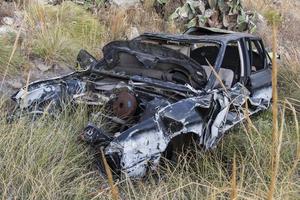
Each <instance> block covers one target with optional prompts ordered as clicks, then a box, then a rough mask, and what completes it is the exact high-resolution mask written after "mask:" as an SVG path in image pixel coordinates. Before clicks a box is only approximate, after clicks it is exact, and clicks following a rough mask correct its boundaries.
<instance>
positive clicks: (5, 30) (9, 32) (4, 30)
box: [0, 25, 18, 42]
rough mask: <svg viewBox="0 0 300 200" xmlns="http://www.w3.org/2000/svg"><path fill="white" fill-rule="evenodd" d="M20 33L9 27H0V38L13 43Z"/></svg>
mask: <svg viewBox="0 0 300 200" xmlns="http://www.w3.org/2000/svg"><path fill="white" fill-rule="evenodd" d="M17 34H18V32H17V31H16V30H15V29H14V28H12V27H11V26H8V25H3V26H0V37H2V38H6V39H7V40H8V41H11V42H13V41H14V40H15V38H16V36H17Z"/></svg>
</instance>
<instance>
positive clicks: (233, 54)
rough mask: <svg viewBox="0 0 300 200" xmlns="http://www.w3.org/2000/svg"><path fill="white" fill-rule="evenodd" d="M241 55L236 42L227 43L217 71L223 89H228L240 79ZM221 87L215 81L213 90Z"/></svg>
mask: <svg viewBox="0 0 300 200" xmlns="http://www.w3.org/2000/svg"><path fill="white" fill-rule="evenodd" d="M241 68H242V55H241V51H240V50H239V44H238V42H237V41H232V42H229V43H228V44H227V46H226V49H225V54H224V58H223V62H222V64H221V68H220V71H219V76H220V79H221V80H222V82H223V84H224V85H225V87H227V88H230V87H231V86H232V85H233V84H234V83H236V82H238V81H239V80H240V77H241ZM219 87H221V84H220V83H219V81H218V80H216V83H215V86H214V88H219Z"/></svg>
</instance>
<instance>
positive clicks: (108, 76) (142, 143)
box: [12, 27, 272, 177]
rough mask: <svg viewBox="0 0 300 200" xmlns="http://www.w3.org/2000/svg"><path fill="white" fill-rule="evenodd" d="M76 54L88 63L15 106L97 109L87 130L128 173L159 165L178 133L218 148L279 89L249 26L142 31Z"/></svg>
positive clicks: (22, 96) (18, 98) (24, 92)
mask: <svg viewBox="0 0 300 200" xmlns="http://www.w3.org/2000/svg"><path fill="white" fill-rule="evenodd" d="M77 59H78V63H79V64H80V66H81V68H82V69H83V70H81V71H77V72H73V73H71V74H68V75H66V76H61V77H57V78H53V79H48V80H42V81H36V82H33V83H31V84H29V85H28V86H27V87H24V88H23V89H21V90H20V91H18V92H17V93H16V94H14V95H13V96H12V99H13V100H14V101H15V102H16V103H17V108H16V113H31V114H34V115H39V114H42V113H44V112H47V113H52V114H54V113H56V112H57V111H62V110H63V109H64V105H65V104H66V103H70V104H72V105H74V106H78V105H81V104H84V105H87V106H88V107H90V108H93V109H92V112H91V113H90V123H89V124H88V125H87V127H86V128H85V129H84V130H83V131H82V133H81V135H80V138H81V139H82V140H83V141H85V142H86V143H88V144H90V145H91V147H92V148H93V149H94V150H96V151H95V152H100V149H103V152H104V154H105V157H106V159H107V161H108V163H109V165H110V167H111V168H112V169H113V170H114V171H117V172H124V173H127V174H128V175H129V176H131V177H143V176H144V175H145V174H146V172H147V170H153V169H155V168H156V167H157V166H158V165H159V162H160V159H161V157H162V155H168V154H166V151H168V150H170V149H174V148H175V149H176V148H178V147H177V146H175V145H179V143H178V142H175V141H176V140H178V138H180V139H179V140H181V141H183V140H185V139H188V138H193V139H195V140H196V142H197V144H199V146H201V147H203V148H204V149H206V150H208V149H211V148H214V147H216V145H217V144H218V142H219V141H220V139H221V138H222V137H223V136H224V134H225V132H226V131H227V130H228V129H230V128H231V127H233V126H234V125H236V124H238V123H239V122H241V121H242V120H243V119H245V118H246V117H247V116H251V115H253V114H255V113H257V112H259V111H262V110H265V109H267V108H268V107H269V105H270V102H271V98H272V85H271V60H270V58H269V57H268V54H267V52H266V50H265V48H264V44H263V41H262V40H261V38H259V37H257V36H254V35H250V34H246V33H236V32H231V31H222V30H218V29H212V28H195V27H193V28H190V29H188V30H187V31H186V32H185V33H183V34H178V35H167V34H159V33H145V34H142V35H140V36H139V37H137V38H135V39H133V40H130V41H113V42H110V43H109V44H107V45H106V46H105V47H104V48H103V58H102V59H100V60H97V59H95V58H94V57H93V56H91V55H90V54H89V53H88V52H86V51H84V50H81V51H80V53H79V55H78V58H77Z"/></svg>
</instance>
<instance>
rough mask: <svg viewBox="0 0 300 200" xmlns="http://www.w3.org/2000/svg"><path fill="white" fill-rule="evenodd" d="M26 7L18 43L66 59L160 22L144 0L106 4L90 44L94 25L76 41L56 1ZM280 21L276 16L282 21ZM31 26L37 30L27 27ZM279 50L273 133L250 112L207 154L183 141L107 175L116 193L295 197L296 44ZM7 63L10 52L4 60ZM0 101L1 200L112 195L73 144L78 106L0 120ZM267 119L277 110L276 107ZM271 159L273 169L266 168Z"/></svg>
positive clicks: (262, 6) (262, 7) (299, 63)
mask: <svg viewBox="0 0 300 200" xmlns="http://www.w3.org/2000/svg"><path fill="white" fill-rule="evenodd" d="M149 1H150V0H149ZM246 2H247V3H248V5H247V6H249V7H250V6H252V8H253V9H257V10H259V11H267V10H268V9H269V5H266V1H258V0H254V1H246ZM288 5H290V4H288ZM27 9H28V10H27V14H28V15H27V17H26V18H27V19H28V25H29V28H30V30H31V31H33V35H32V38H33V40H32V43H30V40H27V42H28V43H27V44H26V46H27V47H28V48H29V47H30V48H29V50H28V51H30V52H32V53H34V54H36V55H38V56H40V57H42V58H45V60H48V61H49V62H61V61H64V62H73V60H74V58H73V57H74V54H75V49H76V48H79V46H81V45H82V44H83V43H84V44H85V45H89V44H90V43H93V44H91V45H92V46H89V47H90V48H92V51H97V47H95V46H98V45H99V46H101V45H104V43H106V42H107V41H109V40H111V39H113V38H114V39H121V38H125V37H126V36H125V35H126V30H127V29H128V28H129V27H132V26H136V27H137V28H138V29H139V30H140V31H141V32H142V31H165V30H167V29H169V27H168V25H166V24H165V22H163V21H162V19H160V18H159V17H158V16H156V15H152V14H153V13H152V10H151V8H150V7H149V6H148V7H146V10H147V11H145V10H139V9H140V8H139V9H136V10H127V11H119V10H110V11H105V14H106V15H101V16H100V17H99V19H100V22H101V23H102V24H104V26H105V27H107V31H105V32H106V34H107V35H104V34H101V37H100V39H99V41H98V38H96V37H95V34H96V33H95V31H91V34H88V35H87V39H86V40H85V41H80V42H79V40H82V38H83V39H85V35H86V32H85V31H81V30H85V29H84V28H83V29H82V27H81V26H79V27H81V28H79V29H76V33H78V32H79V33H78V35H79V36H78V35H77V34H76V35H71V33H70V32H69V30H65V29H63V28H62V25H68V24H69V23H71V24H72V20H71V21H68V19H78V18H77V17H76V16H75V17H70V16H69V15H70V14H68V16H67V17H69V18H68V19H65V16H64V15H63V13H61V10H60V9H62V7H56V8H55V11H54V12H53V13H54V14H53V13H52V12H51V13H48V10H47V11H45V10H44V9H43V8H41V7H40V6H39V7H35V6H33V7H27ZM31 9H33V10H31ZM285 9H287V8H285ZM67 13H68V12H67ZM49 16H50V17H49ZM144 19H149V20H144ZM285 19H286V18H284V21H283V23H286V22H285ZM92 21H94V18H93V20H92ZM96 21H97V20H96ZM97 22H98V21H97ZM100 26H101V25H100ZM36 27H38V28H39V29H37V30H35V28H36ZM67 27H68V26H67ZM75 27H77V26H75ZM92 27H93V26H92ZM97 27H98V25H97ZM283 27H284V26H280V27H279V34H278V37H279V40H278V43H279V46H281V45H282V40H281V38H284V37H286V40H289V41H294V42H296V41H295V40H296V39H295V37H293V36H294V35H293V34H286V32H288V31H287V30H286V29H285V31H282V29H283ZM71 28H74V27H73V25H72V26H71V27H70V26H69V27H68V28H67V29H71ZM266 28H267V27H266ZM92 29H93V28H92ZM100 29H101V28H100ZM73 30H74V29H73ZM78 30H79V31H78ZM293 30H295V31H296V30H297V29H293ZM97 33H98V32H97ZM101 33H102V32H101ZM283 34H285V35H283ZM266 37H268V35H266ZM79 38H81V39H79ZM95 38H96V39H95ZM3 44H5V43H3ZM269 44H271V43H269ZM5 45H6V44H5ZM85 45H82V46H85ZM0 46H1V40H0ZM12 46H13V45H12V44H10V48H11V49H10V50H8V51H5V52H6V53H5V54H4V53H2V54H1V53H0V57H1V56H2V57H1V58H3V55H5V58H6V60H7V61H5V62H4V66H6V64H7V62H8V60H9V57H10V56H11V52H12ZM4 50H6V49H5V48H0V52H1V51H2V52H3V51H4ZM76 51H78V49H76ZM16 55H17V54H15V55H14V57H15V56H16ZM281 56H282V61H281V65H280V66H279V69H278V73H279V77H278V86H279V87H278V90H279V96H278V100H279V108H280V109H279V112H278V114H279V115H280V117H279V121H278V125H279V126H278V127H279V128H278V130H277V134H276V137H273V139H272V134H271V133H272V131H271V130H272V128H273V127H274V125H273V123H272V122H273V120H272V115H273V113H271V111H267V112H264V113H262V114H259V115H257V116H254V118H252V120H250V118H248V119H247V122H246V124H241V125H240V126H238V127H236V128H234V129H233V130H231V131H230V133H229V134H228V136H226V137H225V138H224V139H223V140H222V141H221V143H220V144H219V145H218V147H217V148H216V149H214V150H212V151H209V152H203V151H201V150H199V149H196V148H190V149H189V150H188V152H185V153H183V154H180V155H179V156H178V159H179V160H178V163H177V164H174V163H169V162H168V161H166V162H164V165H162V166H161V167H160V169H158V170H157V171H155V172H153V173H151V174H149V175H148V176H147V177H146V178H145V179H144V180H140V181H136V180H131V179H129V178H128V177H127V176H126V175H124V176H123V177H122V178H121V179H118V180H114V181H115V184H114V186H115V185H116V186H117V187H118V189H119V195H120V197H121V198H122V199H229V198H231V199H251V200H252V199H266V198H267V197H268V196H269V197H273V198H274V199H298V198H299V195H300V194H299V191H300V179H299V162H300V133H299V125H300V124H299V113H297V109H298V107H297V106H299V108H300V93H299V91H300V78H299V77H300V58H299V46H297V45H296V44H295V45H294V46H293V47H292V48H289V49H288V50H286V51H285V53H284V54H283V55H281ZM66 58H67V59H66ZM2 60H3V59H0V61H2ZM71 60H72V61H71ZM13 63H15V61H14V59H13V60H12V62H11V65H12V64H13ZM0 66H1V64H0ZM274 78H275V77H274ZM275 107H276V106H275ZM6 108H7V100H6V99H4V98H1V100H0V127H1V129H0V171H1V173H0V197H1V198H2V199H112V198H114V197H113V196H112V193H111V187H110V186H109V184H108V183H107V180H106V179H105V178H103V177H100V176H99V174H98V172H97V170H96V168H95V166H94V164H93V163H92V160H93V156H92V155H90V153H89V152H88V149H87V147H86V146H84V145H83V144H80V143H78V142H77V136H78V132H79V131H80V130H81V129H82V128H83V127H84V126H85V125H86V123H87V117H86V111H85V110H84V109H78V110H77V111H76V113H73V114H70V113H68V112H66V113H62V114H61V116H60V118H59V119H58V120H53V119H51V118H48V117H47V116H44V117H42V119H40V120H38V121H35V122H32V121H30V120H29V119H26V118H25V119H21V120H19V121H17V122H14V123H12V124H8V123H7V122H6V120H5V117H6V116H5V115H6V114H7V111H6ZM299 111H300V109H299ZM246 113H247V111H246ZM275 117H278V116H277V114H276V113H275ZM274 147H275V148H274ZM274 165H275V166H276V169H275V171H276V173H272V172H273V171H274ZM272 166H273V167H272ZM272 179H273V180H274V181H273V182H272V181H271V180H272ZM271 182H272V183H271ZM111 185H112V184H111ZM270 189H271V190H272V191H271V192H270Z"/></svg>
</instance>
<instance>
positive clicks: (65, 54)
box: [25, 2, 104, 64]
mask: <svg viewBox="0 0 300 200" xmlns="http://www.w3.org/2000/svg"><path fill="white" fill-rule="evenodd" d="M26 22H27V26H28V32H29V33H30V34H28V38H26V41H25V46H26V49H28V50H30V52H29V54H31V55H33V56H37V57H40V58H43V59H44V60H45V61H46V62H48V63H59V62H66V63H68V64H70V63H74V61H75V59H76V55H77V53H78V51H79V49H81V48H84V49H87V50H88V51H90V52H91V53H92V54H94V55H95V56H97V55H99V52H100V47H99V44H100V42H101V41H102V39H103V31H104V29H103V26H102V25H101V24H100V23H99V21H98V20H97V19H96V18H95V17H94V16H92V14H90V13H88V12H87V11H86V10H84V8H82V7H80V6H78V5H76V4H74V3H72V2H64V3H62V4H61V5H59V6H55V7H51V6H42V5H38V4H29V5H28V6H27V7H26Z"/></svg>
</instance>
